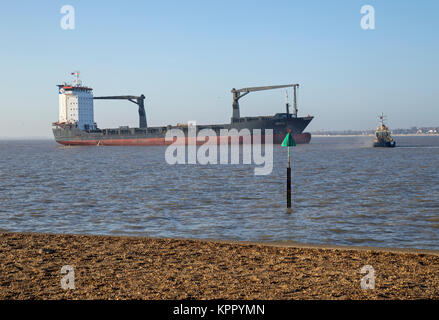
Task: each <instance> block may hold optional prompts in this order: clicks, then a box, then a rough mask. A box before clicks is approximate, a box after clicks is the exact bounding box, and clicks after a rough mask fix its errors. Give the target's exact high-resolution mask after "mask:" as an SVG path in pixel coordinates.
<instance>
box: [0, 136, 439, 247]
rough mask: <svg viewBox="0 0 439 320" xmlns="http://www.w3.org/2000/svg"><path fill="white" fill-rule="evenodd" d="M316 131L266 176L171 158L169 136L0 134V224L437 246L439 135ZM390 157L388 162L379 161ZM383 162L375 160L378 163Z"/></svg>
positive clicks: (280, 151)
mask: <svg viewBox="0 0 439 320" xmlns="http://www.w3.org/2000/svg"><path fill="white" fill-rule="evenodd" d="M398 145H399V148H395V149H393V150H389V149H387V148H383V149H376V148H373V147H372V142H371V141H370V137H342V138H334V137H326V138H322V137H314V138H313V140H312V141H311V143H310V144H308V145H299V146H297V147H296V148H294V149H293V150H292V176H293V185H292V192H293V203H292V205H293V209H292V212H291V213H287V211H286V209H285V205H286V204H285V159H286V152H287V151H286V150H284V148H281V147H279V146H275V147H274V154H275V159H274V169H273V172H272V174H271V175H267V176H255V175H254V174H253V171H254V166H252V165H174V166H171V165H168V164H167V163H166V161H165V159H164V154H165V150H166V147H164V146H156V147H139V148H132V147H99V148H93V147H92V148H90V147H63V146H60V145H57V144H56V143H55V142H54V141H30V142H22V141H0V193H1V199H0V204H1V205H0V229H1V230H3V231H5V230H6V231H31V232H50V233H79V234H81V233H86V234H109V235H135V236H150V237H184V238H214V239H236V240H262V241H274V240H289V241H297V242H304V243H324V244H338V245H371V246H385V247H417V248H431V249H439V184H438V183H437V181H439V172H438V170H437V159H438V158H439V137H399V138H398ZM382 159H386V161H382ZM377 164H379V165H377Z"/></svg>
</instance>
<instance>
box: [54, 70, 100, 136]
mask: <svg viewBox="0 0 439 320" xmlns="http://www.w3.org/2000/svg"><path fill="white" fill-rule="evenodd" d="M76 76H77V78H76V80H75V82H74V84H73V85H68V84H63V85H58V88H59V98H58V101H59V118H58V123H59V124H64V123H68V124H74V125H77V126H78V128H79V129H81V130H93V129H95V128H96V124H95V122H94V111H93V92H92V91H93V89H91V88H88V87H84V86H82V83H81V81H80V80H79V72H78V73H76Z"/></svg>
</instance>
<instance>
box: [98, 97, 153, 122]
mask: <svg viewBox="0 0 439 320" xmlns="http://www.w3.org/2000/svg"><path fill="white" fill-rule="evenodd" d="M93 99H110V100H111V99H114V100H128V101H131V102H132V103H135V104H137V105H138V106H139V128H147V125H146V112H145V105H144V101H145V96H144V95H143V94H142V95H141V96H140V97H138V96H106V97H94V98H93Z"/></svg>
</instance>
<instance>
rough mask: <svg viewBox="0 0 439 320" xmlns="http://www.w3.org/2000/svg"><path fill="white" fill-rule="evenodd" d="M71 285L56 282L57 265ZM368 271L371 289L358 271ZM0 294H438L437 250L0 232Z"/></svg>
mask: <svg viewBox="0 0 439 320" xmlns="http://www.w3.org/2000/svg"><path fill="white" fill-rule="evenodd" d="M64 265H70V266H72V267H73V268H74V271H75V289H73V290H64V289H63V288H62V287H61V279H62V277H64V275H62V274H61V268H62V267H63V266H64ZM365 265H370V266H372V267H373V268H374V270H375V289H368V290H365V289H362V288H361V279H362V278H363V277H364V276H365V274H362V273H361V272H360V271H361V269H362V267H363V266H365ZM0 299H439V254H438V252H436V251H426V250H407V249H401V250H399V249H385V248H380V249H375V248H350V247H324V246H312V245H297V244H292V243H272V244H261V243H242V242H230V241H214V240H207V241H201V240H184V239H150V238H139V237H110V236H84V235H50V234H32V233H0Z"/></svg>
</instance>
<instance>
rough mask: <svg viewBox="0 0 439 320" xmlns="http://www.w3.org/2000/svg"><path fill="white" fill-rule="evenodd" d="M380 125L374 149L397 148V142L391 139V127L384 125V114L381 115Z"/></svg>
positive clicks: (376, 133) (376, 132)
mask: <svg viewBox="0 0 439 320" xmlns="http://www.w3.org/2000/svg"><path fill="white" fill-rule="evenodd" d="M379 118H380V124H379V126H378V127H377V129H376V131H375V140H374V142H373V146H374V147H382V148H394V147H395V146H396V142H395V140H393V138H392V137H391V135H390V134H391V133H390V130H389V127H387V126H386V125H385V124H384V114H381V116H380V117H379Z"/></svg>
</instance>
